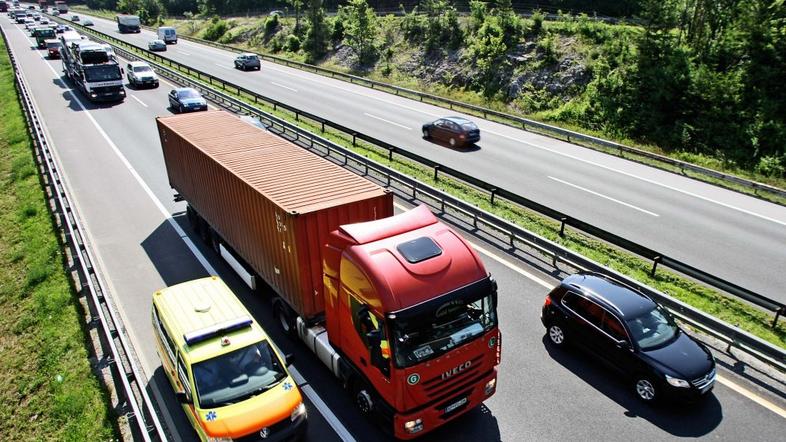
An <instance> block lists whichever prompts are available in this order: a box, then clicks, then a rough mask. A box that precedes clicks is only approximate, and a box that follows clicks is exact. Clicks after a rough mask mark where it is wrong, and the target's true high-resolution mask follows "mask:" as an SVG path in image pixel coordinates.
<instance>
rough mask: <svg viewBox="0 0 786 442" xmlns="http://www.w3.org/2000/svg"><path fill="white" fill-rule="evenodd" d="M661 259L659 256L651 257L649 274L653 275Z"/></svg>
mask: <svg viewBox="0 0 786 442" xmlns="http://www.w3.org/2000/svg"><path fill="white" fill-rule="evenodd" d="M661 259H662V258H661V257H660V256H656V257H655V258H653V259H652V270H650V276H655V270H656V269H657V268H658V264H659V263H660V261H661Z"/></svg>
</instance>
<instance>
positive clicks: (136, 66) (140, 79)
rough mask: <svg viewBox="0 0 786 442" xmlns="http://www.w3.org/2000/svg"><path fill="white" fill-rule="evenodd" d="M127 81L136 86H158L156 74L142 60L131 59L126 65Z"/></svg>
mask: <svg viewBox="0 0 786 442" xmlns="http://www.w3.org/2000/svg"><path fill="white" fill-rule="evenodd" d="M126 77H128V83H129V84H130V85H131V86H133V87H135V88H137V87H141V86H148V87H158V75H156V73H155V71H154V70H153V69H152V68H151V67H150V65H149V64H147V63H145V62H144V61H132V62H130V63H128V65H126Z"/></svg>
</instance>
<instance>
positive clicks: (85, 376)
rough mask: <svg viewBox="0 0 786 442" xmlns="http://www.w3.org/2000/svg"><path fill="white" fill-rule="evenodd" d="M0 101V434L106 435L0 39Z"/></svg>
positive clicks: (109, 432) (110, 433) (109, 435)
mask: <svg viewBox="0 0 786 442" xmlns="http://www.w3.org/2000/svg"><path fill="white" fill-rule="evenodd" d="M0 103H2V106H0V189H2V192H0V439H2V440H19V441H43V440H73V441H87V440H91V441H98V440H112V439H116V438H117V431H116V429H115V428H114V426H113V423H112V417H111V416H110V415H109V413H110V411H109V410H110V408H111V407H110V403H109V400H108V398H107V395H106V391H105V390H104V389H103V388H102V386H101V384H100V383H99V381H98V379H97V378H96V376H94V374H93V373H92V371H91V367H90V363H89V361H88V351H87V349H86V345H87V344H86V340H87V339H88V338H87V335H86V330H85V329H83V321H82V317H83V316H82V313H83V310H82V308H81V306H80V304H79V302H78V300H77V295H76V293H75V291H74V289H73V286H72V285H71V283H70V279H69V275H68V272H67V271H66V269H65V266H64V258H63V253H62V251H61V247H60V243H59V242H58V239H57V236H56V234H55V231H54V228H53V223H52V218H51V217H50V214H49V212H48V207H47V202H46V198H45V196H44V192H43V191H42V188H41V184H40V182H39V178H38V174H37V169H36V165H35V163H34V160H33V151H32V144H31V140H30V136H29V134H28V132H27V128H26V125H25V120H24V117H23V114H22V109H21V108H20V104H19V101H17V96H16V89H15V87H14V73H13V69H12V67H11V63H10V60H9V58H8V53H7V51H6V46H5V43H4V42H3V41H2V40H0Z"/></svg>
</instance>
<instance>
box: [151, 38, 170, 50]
mask: <svg viewBox="0 0 786 442" xmlns="http://www.w3.org/2000/svg"><path fill="white" fill-rule="evenodd" d="M147 49H148V50H150V51H166V43H164V40H150V42H148V43H147Z"/></svg>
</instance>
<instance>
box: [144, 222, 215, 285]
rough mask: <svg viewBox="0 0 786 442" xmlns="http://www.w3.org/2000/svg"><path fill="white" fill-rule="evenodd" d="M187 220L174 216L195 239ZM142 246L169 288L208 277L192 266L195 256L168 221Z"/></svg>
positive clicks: (153, 232) (195, 240)
mask: <svg viewBox="0 0 786 442" xmlns="http://www.w3.org/2000/svg"><path fill="white" fill-rule="evenodd" d="M185 218H186V216H185V214H180V215H175V216H174V220H175V222H177V223H178V224H179V225H180V227H181V228H182V229H183V230H184V231H185V232H186V234H188V235H189V236H191V237H192V238H193V237H194V235H193V232H192V231H191V228H190V227H189V226H188V222H187V221H186V219H185ZM192 241H193V242H194V243H195V244H196V243H198V242H199V239H198V238H193V239H192ZM141 246H142V249H143V250H144V251H145V253H146V254H147V256H148V257H149V258H150V262H152V263H153V265H154V266H155V268H156V270H157V271H158V274H159V275H161V279H163V280H164V282H165V283H166V285H167V286H171V285H175V284H179V283H181V282H186V281H190V280H192V279H197V278H203V277H205V276H207V274H206V273H205V272H204V271H203V270H202V269H201V268H200V267H197V266H194V265H192V264H191V263H193V262H194V255H193V254H192V253H191V251H190V250H188V248H187V247H186V246H185V244H184V243H183V241H182V239H181V238H180V235H178V234H177V232H176V231H175V228H174V227H172V225H171V224H169V222H167V221H164V222H163V223H161V224H159V225H158V227H157V228H156V229H155V230H153V231H152V232H150V235H148V236H147V238H145V239H144V241H142V244H141ZM203 253H205V252H203Z"/></svg>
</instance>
